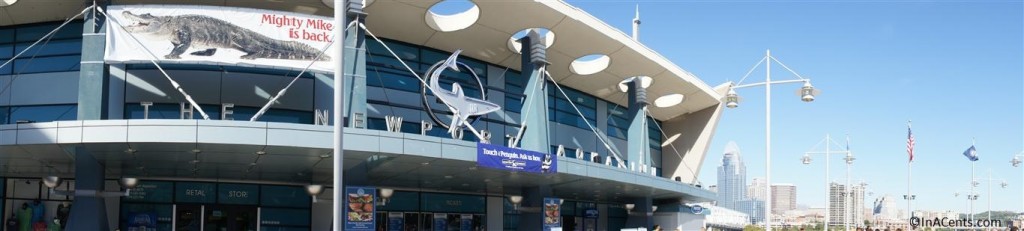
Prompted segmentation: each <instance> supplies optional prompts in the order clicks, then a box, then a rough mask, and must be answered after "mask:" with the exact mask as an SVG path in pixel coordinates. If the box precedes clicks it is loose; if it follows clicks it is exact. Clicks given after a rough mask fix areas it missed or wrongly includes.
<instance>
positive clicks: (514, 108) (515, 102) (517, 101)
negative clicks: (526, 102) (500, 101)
mask: <svg viewBox="0 0 1024 231" xmlns="http://www.w3.org/2000/svg"><path fill="white" fill-rule="evenodd" d="M504 108H505V111H509V112H515V113H522V109H523V96H510V95H507V94H506V95H505V106H504Z"/></svg>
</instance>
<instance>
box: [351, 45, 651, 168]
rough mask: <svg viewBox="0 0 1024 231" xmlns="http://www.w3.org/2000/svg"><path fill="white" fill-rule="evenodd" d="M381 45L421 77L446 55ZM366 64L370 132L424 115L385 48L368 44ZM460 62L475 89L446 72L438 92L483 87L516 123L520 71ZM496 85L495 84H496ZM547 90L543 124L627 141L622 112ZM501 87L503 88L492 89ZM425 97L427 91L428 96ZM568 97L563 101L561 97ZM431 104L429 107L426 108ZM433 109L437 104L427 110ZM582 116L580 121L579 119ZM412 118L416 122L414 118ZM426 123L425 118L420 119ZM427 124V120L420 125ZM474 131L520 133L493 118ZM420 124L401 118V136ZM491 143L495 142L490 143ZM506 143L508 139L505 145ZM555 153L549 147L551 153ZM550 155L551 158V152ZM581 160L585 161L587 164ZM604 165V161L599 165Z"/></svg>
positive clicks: (416, 93) (441, 132)
mask: <svg viewBox="0 0 1024 231" xmlns="http://www.w3.org/2000/svg"><path fill="white" fill-rule="evenodd" d="M382 41H384V43H386V44H387V46H388V47H390V48H391V49H392V50H393V51H394V52H395V54H397V55H398V56H399V57H401V59H402V61H404V62H405V63H406V64H408V65H409V68H411V69H413V70H414V71H416V72H417V74H418V75H420V76H423V75H425V74H426V71H427V69H429V68H430V66H431V65H433V64H434V63H437V62H438V61H441V60H444V59H445V58H447V57H448V55H450V54H449V53H448V52H444V51H439V50H435V49H432V48H425V47H420V46H416V45H412V44H407V43H403V42H398V41H392V40H387V39H383V40H382ZM366 43H367V49H366V50H367V51H366V52H367V53H366V55H367V59H366V60H367V63H366V76H367V77H366V85H367V86H368V92H370V94H368V96H367V102H368V104H369V107H370V108H371V110H376V111H377V112H378V113H377V114H378V115H373V113H371V115H370V116H369V117H368V118H367V121H368V126H367V128H369V129H374V130H386V129H387V126H386V121H385V119H384V118H383V115H401V114H403V113H402V111H408V110H411V111H417V112H418V111H423V110H424V107H423V101H422V99H421V98H420V93H421V91H422V90H423V89H422V83H421V82H420V81H419V80H417V79H416V77H415V76H413V75H412V74H410V73H409V71H408V70H407V69H406V68H405V66H403V65H402V63H401V62H399V60H398V59H396V58H395V57H394V56H392V55H391V53H390V52H388V51H387V50H386V49H385V48H384V45H382V44H380V43H379V42H377V41H376V40H373V39H367V40H366ZM459 60H460V62H463V63H465V64H466V65H467V66H469V67H471V68H472V70H473V72H475V73H476V74H477V75H478V76H479V77H480V81H481V82H480V83H477V82H476V80H475V79H473V78H472V76H471V75H469V74H468V72H466V71H463V72H454V71H446V72H444V73H443V74H442V79H440V81H439V82H440V83H441V85H442V87H450V86H451V83H454V82H458V83H459V85H461V86H462V88H463V90H465V91H466V95H467V96H473V97H479V96H480V92H481V91H482V90H481V89H480V87H479V85H480V84H482V85H484V89H483V90H486V91H488V97H491V98H489V100H491V101H495V99H494V98H493V97H494V95H495V93H501V94H503V95H504V98H503V99H501V101H503V102H502V106H503V108H502V109H503V110H504V111H505V115H507V116H508V117H510V118H511V119H512V120H515V121H518V120H519V118H518V117H519V113H521V112H522V107H523V99H524V97H525V96H526V94H527V92H526V90H525V89H524V88H525V87H526V82H527V78H528V77H526V76H522V75H521V73H520V72H519V71H515V70H511V69H509V68H506V67H500V66H495V65H491V64H487V63H484V62H481V61H478V60H474V59H472V58H467V57H460V58H459ZM488 66H491V67H492V68H493V69H498V70H501V72H500V73H502V74H501V75H500V76H489V75H488V74H489V73H488V71H487V69H488ZM488 81H503V82H504V84H491V85H488ZM499 83H500V82H499ZM546 83H547V85H548V86H546V87H545V88H546V89H547V94H548V120H549V121H552V122H555V123H558V124H563V125H568V126H571V127H573V128H578V129H580V130H581V131H583V132H586V131H589V130H590V126H588V125H587V123H590V125H592V126H594V127H595V128H596V129H598V130H606V131H607V135H608V136H610V137H612V138H615V139H621V140H625V139H626V129H627V128H628V127H629V121H628V120H627V119H626V108H625V107H622V106H619V105H617V104H615V103H612V102H609V101H605V100H602V99H599V98H597V97H595V96H593V95H590V94H587V93H584V92H581V91H578V90H575V89H571V88H566V87H564V86H563V87H562V89H563V90H565V95H563V94H562V93H561V92H560V91H558V90H557V88H556V87H555V86H554V85H553V84H552V83H551V82H546ZM495 85H497V86H502V87H494V86H495ZM427 94H428V95H429V94H430V93H429V91H428V92H427ZM566 95H567V96H568V98H567V97H566ZM570 101H572V103H573V104H575V105H576V106H577V107H578V108H579V110H580V111H579V112H577V111H576V109H575V108H573V106H572V104H570ZM428 103H433V102H428ZM599 103H600V104H605V105H607V108H608V109H607V111H603V112H598V106H597V105H598V104H599ZM432 105H437V104H432ZM432 109H433V110H435V111H436V112H442V111H447V109H446V108H439V107H438V106H432ZM581 113H582V114H583V116H580V114H581ZM599 113H606V114H608V123H607V124H598V123H597V115H598V114H599ZM413 117H415V118H419V117H420V116H419V115H418V114H415V115H414V116H413ZM424 118H426V117H424ZM425 120H427V121H428V122H429V121H430V119H429V118H428V119H425ZM656 122H657V121H656V120H649V133H650V140H649V141H650V146H651V156H652V158H653V159H654V162H653V163H652V165H653V166H654V167H655V168H656V170H655V171H656V173H657V175H658V176H661V150H662V147H661V141H662V132H661V130H659V129H658V128H657V126H658V125H656V124H655V123H656ZM474 125H475V126H477V127H487V128H488V129H495V128H502V129H504V130H505V131H516V130H518V129H519V125H518V124H515V123H509V122H506V121H503V120H498V119H494V118H493V117H483V118H480V119H479V120H478V121H477V122H475V123H474ZM419 129H420V124H419V121H416V120H410V119H408V118H406V119H405V120H403V126H402V128H401V132H403V133H410V134H419V133H420V130H419ZM427 135H430V136H436V137H442V138H450V137H451V135H449V134H447V131H446V130H445V129H444V128H442V127H441V126H434V127H433V129H432V130H430V131H428V132H427ZM463 139H464V140H468V141H477V140H476V137H474V136H472V135H465V136H463ZM492 139H494V138H492ZM494 140H503V138H497V139H494ZM505 140H506V141H507V139H505ZM552 150H554V147H553V148H552ZM584 151H585V153H586V155H588V156H586V157H589V155H590V153H591V152H597V153H599V154H602V155H607V151H606V150H604V149H597V150H584ZM552 153H553V152H552ZM569 153H570V152H567V154H568V155H572V156H573V157H575V150H574V149H573V150H572V152H571V154H569ZM586 157H585V158H586ZM602 161H603V160H602Z"/></svg>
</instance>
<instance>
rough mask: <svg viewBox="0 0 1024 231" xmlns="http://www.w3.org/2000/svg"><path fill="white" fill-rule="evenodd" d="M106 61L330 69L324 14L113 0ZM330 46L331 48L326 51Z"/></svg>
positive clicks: (109, 10) (329, 27) (330, 25)
mask: <svg viewBox="0 0 1024 231" xmlns="http://www.w3.org/2000/svg"><path fill="white" fill-rule="evenodd" d="M107 14H108V15H110V18H109V20H113V21H112V22H109V23H108V25H110V26H107V31H106V34H107V42H106V52H105V54H104V61H106V62H107V63H150V60H156V61H157V62H159V63H181V64H214V65H232V66H251V67H268V68H283V69H294V70H302V69H304V68H306V66H309V69H310V71H321V72H330V71H332V70H333V68H332V67H331V62H330V61H331V60H332V58H333V57H331V56H330V55H329V54H324V52H323V51H324V50H326V49H327V46H328V45H330V44H331V41H332V40H333V37H332V34H331V30H333V29H334V27H335V25H334V24H333V20H332V19H331V18H327V17H320V16H313V15H306V14H299V13H292V12H282V11H269V10H260V9H248V8H235V7H216V6H188V5H112V6H109V7H107ZM328 52H329V51H328Z"/></svg>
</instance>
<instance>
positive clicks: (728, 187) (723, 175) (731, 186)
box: [717, 142, 747, 211]
mask: <svg viewBox="0 0 1024 231" xmlns="http://www.w3.org/2000/svg"><path fill="white" fill-rule="evenodd" d="M746 187H747V167H746V166H745V165H744V164H743V159H742V158H741V157H740V148H739V146H738V145H736V142H729V143H728V144H726V145H725V153H724V155H723V156H722V165H721V166H719V167H718V187H717V190H718V198H719V199H718V206H721V207H724V208H729V209H733V210H737V211H742V210H741V207H739V206H737V204H736V202H738V201H742V200H744V199H747V195H746V192H747V188H746Z"/></svg>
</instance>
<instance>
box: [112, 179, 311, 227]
mask: <svg viewBox="0 0 1024 231" xmlns="http://www.w3.org/2000/svg"><path fill="white" fill-rule="evenodd" d="M311 205H312V201H311V197H310V196H309V195H308V194H306V190H305V188H303V187H300V186H285V185H257V184H233V183H214V182H187V181H142V182H140V183H139V185H138V186H137V187H135V188H134V189H133V190H132V191H131V194H130V195H128V196H127V197H124V198H122V199H121V209H120V210H121V214H120V219H119V220H120V222H119V225H120V227H121V230H131V229H132V228H136V227H146V228H148V229H147V230H151V229H155V230H157V231H163V230H167V231H170V230H174V229H175V228H176V229H177V230H200V229H201V228H203V229H206V230H255V229H256V226H257V223H259V226H260V228H261V230H309V228H310V223H311V222H312V215H311V214H310V213H311V211H310V208H311ZM172 224H173V225H172ZM172 226H176V227H173V228H172Z"/></svg>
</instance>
